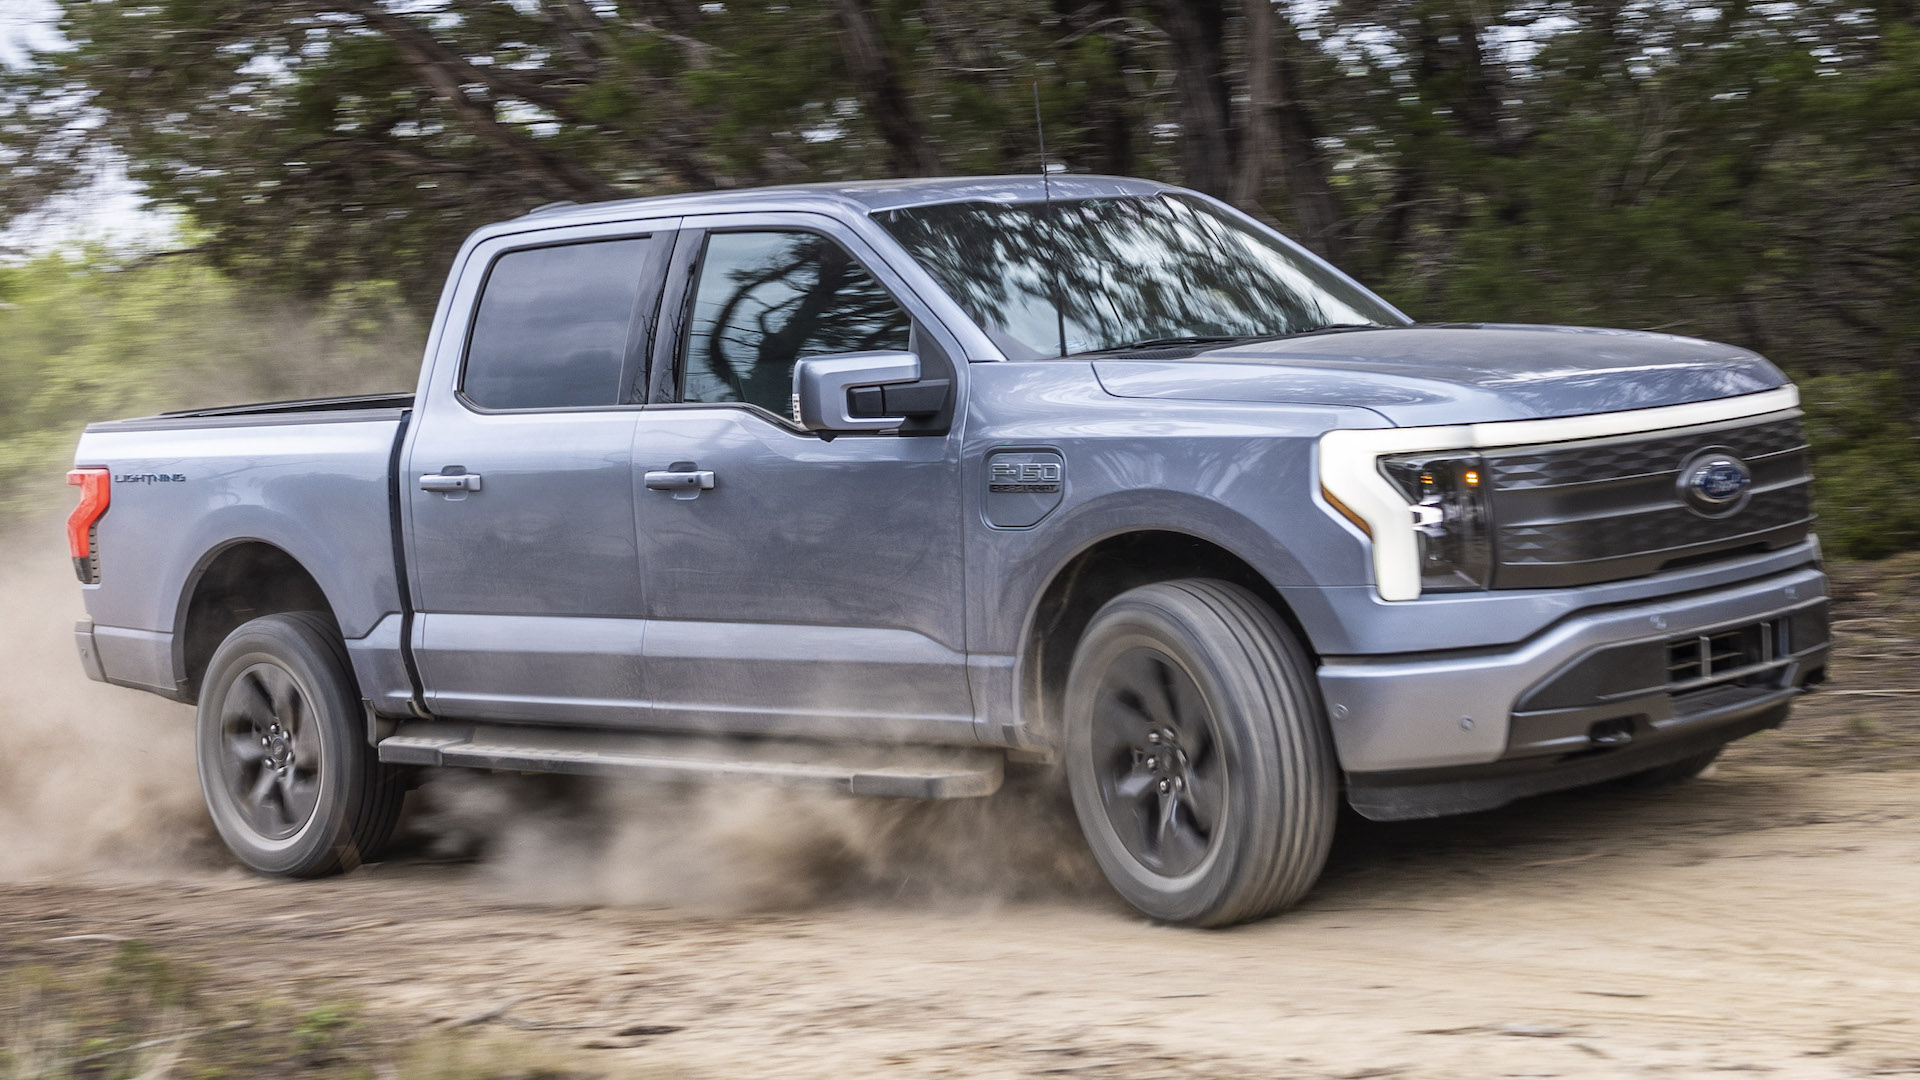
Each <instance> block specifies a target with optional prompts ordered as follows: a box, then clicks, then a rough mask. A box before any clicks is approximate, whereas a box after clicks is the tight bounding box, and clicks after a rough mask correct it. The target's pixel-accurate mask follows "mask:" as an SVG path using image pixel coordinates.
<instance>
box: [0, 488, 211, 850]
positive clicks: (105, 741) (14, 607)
mask: <svg viewBox="0 0 1920 1080" xmlns="http://www.w3.org/2000/svg"><path fill="white" fill-rule="evenodd" d="M82 614H84V611H83V609H82V607H81V602H80V587H79V585H78V584H77V583H76V582H75V581H74V579H73V567H72V563H71V562H69V561H68V559H67V556H66V541H65V537H64V535H63V533H62V529H61V523H60V522H58V521H51V522H41V523H38V524H35V525H32V526H28V527H16V528H13V529H10V530H8V532H7V533H5V534H4V535H0V881H17V880H21V879H23V878H34V877H46V876H63V875H71V874H76V873H78V874H95V873H105V872H124V873H132V874H139V875H144V874H151V873H160V872H165V871H169V870H175V869H179V868H181V867H183V866H204V865H206V864H207V862H208V855H209V852H210V850H211V848H212V846H213V845H214V844H216V843H217V841H216V840H215V839H214V837H213V830H212V826H211V825H210V824H209V823H208V822H207V820H206V809H205V807H204V806H203V805H202V804H201V802H200V786H199V780H198V778H197V777H196V776H195V773H194V764H193V710H192V709H190V708H188V707H187V706H185V705H176V704H174V703H172V702H168V701H164V700H162V699H160V698H157V697H153V696H152V695H149V694H142V693H138V692H136V691H132V690H124V689H121V688H119V687H112V686H107V685H105V684H102V683H96V682H91V681H89V680H88V679H87V677H86V676H85V675H84V674H82V673H81V670H80V661H79V658H78V654H77V653H76V652H75V651H74V646H73V623H74V620H75V619H76V618H78V617H79V616H81V615H82Z"/></svg>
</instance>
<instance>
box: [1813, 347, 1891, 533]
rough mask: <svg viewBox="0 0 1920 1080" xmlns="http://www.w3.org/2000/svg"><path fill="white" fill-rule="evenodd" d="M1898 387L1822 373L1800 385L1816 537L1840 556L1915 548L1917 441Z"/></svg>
mask: <svg viewBox="0 0 1920 1080" xmlns="http://www.w3.org/2000/svg"><path fill="white" fill-rule="evenodd" d="M1896 389H1897V388H1896V387H1895V386H1894V379H1893V378H1892V376H1891V375H1890V374H1889V373H1885V372H1880V373H1874V374H1865V375H1823V376H1820V377H1817V378H1813V379H1808V380H1806V381H1805V382H1803V383H1801V386H1800V392H1801V395H1802V399H1803V401H1804V403H1805V407H1806V410H1807V430H1808V434H1809V436H1810V437H1811V438H1812V440H1813V445H1814V450H1815V455H1814V462H1815V472H1814V490H1815V494H1816V503H1815V505H1816V508H1817V510H1818V511H1819V514H1820V522H1819V525H1818V529H1819V532H1820V539H1821V541H1822V543H1823V544H1824V545H1825V546H1826V549H1827V550H1828V551H1829V552H1831V553H1833V554H1835V555H1838V556H1840V557H1842V558H1851V559H1877V558H1881V557H1883V556H1887V555H1891V554H1893V553H1894V552H1896V551H1902V550H1906V549H1909V548H1920V496H1917V495H1916V494H1915V493H1916V492H1920V444H1917V443H1916V442H1915V440H1914V437H1913V430H1912V428H1911V427H1909V426H1908V425H1907V424H1906V423H1905V421H1904V418H1903V417H1902V415H1901V411H1900V407H1899V401H1900V398H1899V394H1898V393H1897V392H1896Z"/></svg>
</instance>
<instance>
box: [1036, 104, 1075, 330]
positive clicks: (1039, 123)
mask: <svg viewBox="0 0 1920 1080" xmlns="http://www.w3.org/2000/svg"><path fill="white" fill-rule="evenodd" d="M1033 127H1034V130H1035V131H1036V132H1038V133H1039V135H1040V196H1041V198H1042V199H1043V200H1045V203H1046V210H1045V212H1044V213H1045V217H1046V219H1047V224H1048V225H1049V226H1050V227H1052V228H1053V229H1054V231H1055V232H1056V233H1057V232H1058V231H1059V228H1060V223H1059V222H1058V221H1057V220H1055V218H1054V216H1053V178H1052V176H1051V174H1049V172H1048V171H1047V122H1046V121H1045V120H1044V119H1042V118H1041V115H1040V80H1039V79H1035V80H1033ZM1052 269H1053V323H1054V329H1055V330H1056V331H1057V332H1058V334H1059V339H1060V355H1061V357H1062V358H1065V356H1066V355H1067V309H1066V306H1065V303H1064V301H1065V299H1066V297H1065V295H1064V294H1063V293H1062V291H1061V289H1060V268H1059V266H1058V265H1055V266H1054V267H1053V268H1052Z"/></svg>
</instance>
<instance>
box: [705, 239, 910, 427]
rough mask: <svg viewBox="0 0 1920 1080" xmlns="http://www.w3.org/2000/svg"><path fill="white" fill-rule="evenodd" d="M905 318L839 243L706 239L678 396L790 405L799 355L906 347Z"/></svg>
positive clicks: (772, 408) (782, 411)
mask: <svg viewBox="0 0 1920 1080" xmlns="http://www.w3.org/2000/svg"><path fill="white" fill-rule="evenodd" d="M911 325H912V324H911V321H910V320H909V319H908V317H907V313H906V312H905V311H904V310H902V309H901V307H900V305H899V304H897V303H895V302H894V299H893V297H891V296H889V295H887V291H886V290H885V289H883V288H881V286H880V283H879V282H878V281H875V280H874V279H873V275H871V274H869V273H867V272H866V270H865V269H863V268H862V267H861V266H860V264H859V263H857V262H855V261H854V260H853V257H852V256H851V255H848V254H847V252H846V250H845V249H844V248H842V247H840V245H838V244H836V243H834V242H833V241H831V240H829V239H827V238H826V237H823V236H820V235H818V234H816V233H808V232H729V233H714V234H713V235H711V236H709V237H708V238H707V248H706V253H705V255H704V256H703V258H702V259H701V262H700V278H699V283H698V285H697V286H696V287H695V290H694V297H693V312H692V318H691V319H690V320H689V323H688V328H687V338H686V350H685V363H684V371H685V375H684V382H683V384H682V387H681V395H680V396H681V400H682V401H705V402H729V401H737V402H744V403H746V404H749V405H758V406H759V407H761V408H763V409H765V410H767V411H768V412H771V413H773V414H775V415H777V416H785V415H787V413H788V411H789V406H790V402H791V400H792V395H793V364H794V361H796V360H798V359H799V358H801V357H803V356H827V355H832V354H835V353H850V352H867V351H872V350H876V349H906V348H907V343H908V337H909V331H910V329H911Z"/></svg>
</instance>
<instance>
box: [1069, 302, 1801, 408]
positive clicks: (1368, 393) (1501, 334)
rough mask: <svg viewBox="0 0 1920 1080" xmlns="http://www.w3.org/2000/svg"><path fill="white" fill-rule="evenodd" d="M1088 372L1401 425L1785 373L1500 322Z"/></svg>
mask: <svg viewBox="0 0 1920 1080" xmlns="http://www.w3.org/2000/svg"><path fill="white" fill-rule="evenodd" d="M1093 370H1094V373H1095V375H1096V376H1098V378H1099V379H1100V385H1101V386H1102V387H1104V388H1105V389H1106V391H1107V393H1109V394H1112V395H1114V396H1116V397H1126V398H1186V399H1192V400H1205V401H1271V402H1277V403H1285V404H1296V405H1351V406H1359V407H1362V408H1367V409H1372V410H1373V411H1375V412H1377V413H1380V414H1381V415H1382V416H1385V417H1386V418H1387V419H1388V420H1389V421H1391V422H1393V423H1394V424H1396V425H1400V426H1403V427H1411V426H1422V425H1429V424H1461V423H1484V422H1491V421H1497V420H1529V419H1535V418H1540V417H1553V416H1579V415H1585V414H1589V413H1603V412H1618V411H1621V410H1625V409H1646V408H1653V407H1656V406H1660V405H1680V404H1685V403H1687V402H1691V401H1705V400H1708V399H1710V398H1721V397H1733V396H1736V395H1739V394H1752V393H1757V392H1759V391H1762V390H1770V389H1773V388H1774V387H1777V386H1784V385H1785V384H1786V382H1787V378H1786V376H1785V375H1783V374H1781V372H1780V370H1779V369H1778V368H1776V367H1774V366H1773V365H1772V364H1770V363H1768V362H1767V361H1766V360H1765V359H1763V358H1761V357H1760V356H1759V355H1758V354H1756V353H1752V352H1749V351H1747V350H1746V349H1740V348H1735V347H1734V346H1732V345H1721V344H1717V343H1715V342H1711V341H1699V340H1695V339H1693V338H1683V337H1674V336H1673V335H1670V334H1651V333H1644V332H1641V331H1635V330H1597V329H1592V328H1588V327H1576V326H1514V325H1497V324H1474V325H1457V324H1449V325H1430V326H1403V327H1383V328H1381V329H1378V330H1352V331H1342V332H1336V333H1326V334H1318V335H1313V336H1309V337H1298V338H1288V339H1282V340H1279V341H1267V342H1253V343H1249V344H1246V345H1234V346H1227V347H1222V348H1216V349H1208V350H1204V351H1201V352H1199V353H1197V354H1195V355H1194V356H1192V358H1190V359H1184V360H1166V359H1144V358H1143V359H1131V360H1129V359H1120V358H1104V357H1103V358H1101V359H1098V360H1095V361H1094V362H1093Z"/></svg>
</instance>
